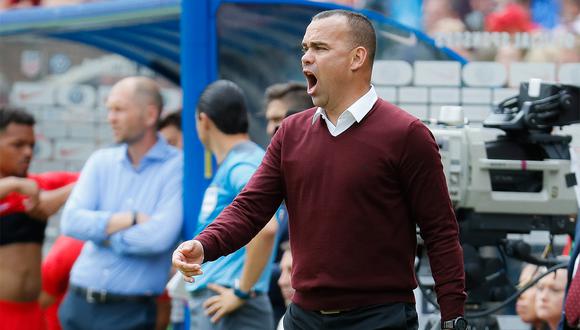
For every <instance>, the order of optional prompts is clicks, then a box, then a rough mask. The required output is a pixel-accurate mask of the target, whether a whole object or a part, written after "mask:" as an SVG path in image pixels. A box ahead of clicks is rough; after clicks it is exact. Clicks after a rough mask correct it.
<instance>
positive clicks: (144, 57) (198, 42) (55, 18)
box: [0, 0, 464, 237]
mask: <svg viewBox="0 0 580 330" xmlns="http://www.w3.org/2000/svg"><path fill="white" fill-rule="evenodd" d="M334 8H343V7H340V6H338V5H334V4H329V3H319V2H309V1H303V0H184V1H178V0H123V1H121V0H116V1H106V2H95V3H89V4H84V5H77V6H67V7H47V8H42V7H40V8H34V9H22V10H12V11H6V12H2V13H0V46H1V45H2V38H4V37H10V38H14V37H26V38H56V39H60V40H67V41H71V42H77V43H82V44H86V45H90V46H93V47H96V48H99V49H102V50H105V51H108V52H111V53H117V54H120V55H122V56H124V57H127V58H129V59H131V60H133V61H135V62H137V63H139V64H141V65H143V66H146V67H149V68H150V69H152V70H153V71H155V72H157V73H158V74H160V75H162V76H164V77H165V78H167V79H168V80H170V81H172V82H174V83H176V84H181V86H182V89H183V95H184V97H183V111H184V113H183V115H184V117H183V118H184V121H183V129H184V137H185V179H184V187H185V189H184V193H185V195H184V204H185V208H184V209H185V219H186V222H185V230H184V234H185V237H192V235H193V233H194V231H195V228H196V222H197V214H198V212H199V208H200V204H201V200H202V198H203V192H204V190H205V188H206V186H207V184H208V183H209V180H208V178H209V176H210V175H207V174H208V173H207V170H206V163H207V161H206V160H205V157H204V154H205V153H204V150H203V147H202V146H201V144H200V143H199V142H198V139H197V136H196V133H195V117H194V113H195V104H196V103H197V98H198V96H199V94H200V92H201V91H202V90H203V88H204V87H205V86H206V85H207V84H208V83H210V82H211V81H214V80H216V79H218V78H223V79H230V80H233V81H235V82H236V83H238V84H239V85H240V86H241V87H242V88H243V89H244V90H245V92H246V93H247V95H248V99H249V103H250V109H251V112H252V113H253V115H254V122H251V124H255V123H260V119H259V118H260V116H259V115H257V114H259V113H260V112H261V109H262V105H261V100H262V95H263V91H264V89H265V88H266V87H267V86H268V85H270V84H272V83H277V82H283V81H288V80H300V81H302V80H303V79H304V78H303V76H302V73H301V69H300V56H301V46H300V44H301V40H302V36H303V33H304V30H305V28H306V26H307V25H308V23H309V21H310V18H311V17H312V16H313V15H315V14H316V13H317V12H319V11H322V10H327V9H334ZM364 13H365V14H366V15H367V16H368V17H369V18H371V20H372V21H373V23H374V24H375V27H376V28H377V31H378V35H377V37H378V44H377V55H376V59H377V60H401V61H407V62H409V63H412V62H414V61H416V60H446V61H450V60H451V61H459V62H461V63H464V60H463V59H462V58H461V57H459V56H458V55H456V54H455V53H453V52H452V51H450V50H448V49H445V48H438V47H436V46H435V43H434V41H433V40H432V39H431V38H429V37H427V36H426V35H424V34H423V33H421V32H420V31H417V30H413V29H409V28H406V27H405V26H403V25H401V24H399V23H397V22H395V21H393V20H390V19H389V18H387V17H384V16H382V15H381V14H378V13H375V12H364ZM0 56H1V55H0ZM256 118H257V119H256ZM251 126H256V125H251ZM258 126H259V125H258ZM252 136H253V137H254V139H255V140H257V141H258V142H260V143H262V144H266V143H267V138H266V136H265V132H260V131H259V130H257V131H255V132H253V134H252Z"/></svg>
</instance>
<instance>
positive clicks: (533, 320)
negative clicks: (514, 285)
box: [516, 264, 548, 330]
mask: <svg viewBox="0 0 580 330" xmlns="http://www.w3.org/2000/svg"><path fill="white" fill-rule="evenodd" d="M538 275H540V273H539V266H536V265H532V264H524V265H523V267H522V271H521V273H520V279H519V283H518V287H519V288H522V287H524V286H526V285H527V284H528V283H530V282H531V281H533V280H534V279H535V278H537V277H538ZM516 313H517V314H518V316H519V317H520V319H521V320H522V321H523V322H525V323H527V324H530V329H531V330H547V329H548V326H547V324H546V322H544V321H542V320H541V319H540V318H539V317H538V315H537V314H536V286H532V287H530V288H528V289H527V290H526V291H524V292H522V294H521V295H520V296H519V297H518V300H517V301H516Z"/></svg>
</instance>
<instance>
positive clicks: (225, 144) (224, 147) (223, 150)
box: [210, 133, 250, 164]
mask: <svg viewBox="0 0 580 330" xmlns="http://www.w3.org/2000/svg"><path fill="white" fill-rule="evenodd" d="M249 140H250V137H249V136H248V134H223V133H219V134H218V136H216V137H215V142H214V143H212V145H211V147H210V149H211V152H212V153H213V155H214V156H215V158H216V161H217V163H218V164H221V163H222V162H223V161H224V159H225V158H226V156H227V155H228V153H229V152H230V150H232V148H233V147H235V146H236V145H238V144H240V143H242V142H246V141H249Z"/></svg>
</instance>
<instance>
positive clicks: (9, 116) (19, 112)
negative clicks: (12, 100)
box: [0, 106, 36, 132]
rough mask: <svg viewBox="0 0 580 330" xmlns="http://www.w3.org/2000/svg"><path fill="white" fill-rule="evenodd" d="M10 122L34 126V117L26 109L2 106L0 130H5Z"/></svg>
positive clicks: (0, 109)
mask: <svg viewBox="0 0 580 330" xmlns="http://www.w3.org/2000/svg"><path fill="white" fill-rule="evenodd" d="M10 124H20V125H26V126H34V124H36V121H35V120H34V117H33V116H32V115H31V114H30V113H28V112H26V111H25V110H24V109H19V108H12V107H8V106H0V132H3V131H4V130H5V129H6V127H8V125H10Z"/></svg>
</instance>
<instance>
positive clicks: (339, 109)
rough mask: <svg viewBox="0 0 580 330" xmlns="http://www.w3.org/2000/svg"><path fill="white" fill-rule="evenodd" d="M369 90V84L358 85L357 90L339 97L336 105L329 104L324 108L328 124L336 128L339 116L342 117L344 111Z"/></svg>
mask: <svg viewBox="0 0 580 330" xmlns="http://www.w3.org/2000/svg"><path fill="white" fill-rule="evenodd" d="M370 88H371V85H370V83H364V84H360V86H359V87H358V88H356V89H353V92H352V93H348V94H344V95H341V97H340V99H339V100H337V101H338V102H337V103H336V104H334V105H333V104H329V106H328V108H324V111H325V112H326V116H327V117H328V120H330V122H332V124H333V125H334V126H336V123H337V122H338V118H339V117H340V115H342V113H343V112H345V111H346V109H348V108H349V107H350V106H351V105H353V104H354V103H355V102H356V101H358V100H359V99H360V98H361V97H363V96H364V95H365V94H366V93H368V91H369V89H370Z"/></svg>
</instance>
